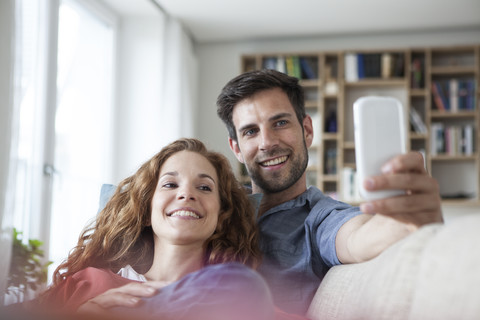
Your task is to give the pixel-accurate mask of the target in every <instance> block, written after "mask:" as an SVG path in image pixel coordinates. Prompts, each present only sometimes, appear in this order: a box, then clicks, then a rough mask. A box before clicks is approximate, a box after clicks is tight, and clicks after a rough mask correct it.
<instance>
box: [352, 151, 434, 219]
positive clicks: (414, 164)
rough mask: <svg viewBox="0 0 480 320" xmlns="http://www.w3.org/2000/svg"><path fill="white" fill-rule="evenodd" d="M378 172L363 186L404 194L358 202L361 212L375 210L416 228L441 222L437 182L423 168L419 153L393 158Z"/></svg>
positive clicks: (371, 189)
mask: <svg viewBox="0 0 480 320" xmlns="http://www.w3.org/2000/svg"><path fill="white" fill-rule="evenodd" d="M382 173H383V174H382V175H380V176H375V177H369V178H367V179H365V181H364V182H363V185H364V187H365V188H366V189H367V190H370V191H375V190H388V189H401V190H405V191H406V194H405V195H402V196H395V197H391V198H386V199H381V200H375V201H370V202H366V203H362V204H361V205H360V209H361V211H362V212H363V213H367V214H374V213H379V214H382V215H385V216H389V217H392V218H394V219H395V220H398V221H401V222H403V223H406V224H410V225H413V226H416V227H420V226H422V225H424V224H427V223H433V222H443V217H442V211H441V203H440V202H441V199H440V194H439V188H438V183H437V181H436V180H435V179H433V178H432V177H431V176H430V175H429V174H428V173H427V171H426V170H425V167H424V160H423V157H422V155H421V154H420V153H419V152H410V153H407V154H405V155H400V156H397V157H395V158H393V159H392V160H390V161H389V162H387V163H386V164H385V165H384V166H383V167H382Z"/></svg>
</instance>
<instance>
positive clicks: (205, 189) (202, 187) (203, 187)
mask: <svg viewBox="0 0 480 320" xmlns="http://www.w3.org/2000/svg"><path fill="white" fill-rule="evenodd" d="M199 189H200V190H202V191H212V188H210V187H209V186H200V188H199Z"/></svg>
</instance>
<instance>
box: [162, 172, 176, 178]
mask: <svg viewBox="0 0 480 320" xmlns="http://www.w3.org/2000/svg"><path fill="white" fill-rule="evenodd" d="M165 176H173V177H176V176H178V172H177V171H171V172H165V173H164V174H162V175H161V176H160V178H163V177H165Z"/></svg>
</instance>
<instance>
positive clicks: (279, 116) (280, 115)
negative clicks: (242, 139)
mask: <svg viewBox="0 0 480 320" xmlns="http://www.w3.org/2000/svg"><path fill="white" fill-rule="evenodd" d="M292 117H293V114H291V113H288V112H282V113H278V114H275V115H273V116H271V117H270V118H269V119H268V121H269V122H273V121H276V120H279V119H283V118H292ZM256 126H257V125H256V124H253V123H249V124H246V125H244V126H242V127H240V128H239V129H238V132H242V131H245V130H247V129H250V128H255V127H256Z"/></svg>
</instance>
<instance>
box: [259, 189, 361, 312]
mask: <svg viewBox="0 0 480 320" xmlns="http://www.w3.org/2000/svg"><path fill="white" fill-rule="evenodd" d="M360 213H361V212H360V210H359V208H358V207H352V206H350V205H348V204H346V203H343V202H339V201H336V200H334V199H332V198H330V197H328V196H325V195H324V194H323V193H322V192H321V191H320V190H319V189H318V188H316V187H310V188H308V189H307V191H305V192H304V193H303V194H301V195H300V196H298V197H297V198H296V199H293V200H290V201H288V202H285V203H282V204H281V205H279V206H276V207H274V208H272V209H270V210H268V211H267V212H265V213H264V214H263V215H262V216H261V217H260V218H258V225H259V228H260V247H261V250H262V252H263V263H262V265H261V267H260V269H259V271H260V273H261V274H262V275H263V276H264V278H265V279H266V281H267V283H268V284H269V286H270V289H271V291H272V294H273V298H274V301H275V304H276V305H277V306H278V307H280V308H281V309H283V310H284V311H286V312H289V313H296V314H301V315H304V314H305V313H306V312H307V310H308V307H309V305H310V303H311V301H312V299H313V296H314V294H315V292H316V290H317V289H318V286H319V284H320V282H321V281H322V279H323V277H324V276H325V274H326V273H327V271H328V269H329V268H330V267H332V266H334V265H337V264H340V261H339V260H338V258H337V254H336V250H335V237H336V235H337V231H338V229H339V228H340V227H341V226H342V225H343V224H344V223H345V222H346V221H348V220H350V219H351V218H353V217H354V216H357V215H358V214H360Z"/></svg>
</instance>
